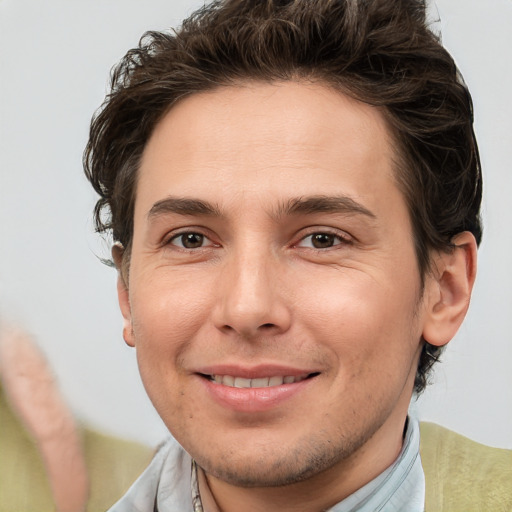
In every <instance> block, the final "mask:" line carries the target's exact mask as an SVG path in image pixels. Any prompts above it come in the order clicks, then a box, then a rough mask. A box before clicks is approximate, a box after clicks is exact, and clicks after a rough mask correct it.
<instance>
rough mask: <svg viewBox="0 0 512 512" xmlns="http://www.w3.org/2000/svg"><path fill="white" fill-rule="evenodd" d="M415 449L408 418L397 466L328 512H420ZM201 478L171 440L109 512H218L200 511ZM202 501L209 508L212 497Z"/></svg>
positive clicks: (414, 426) (415, 433)
mask: <svg viewBox="0 0 512 512" xmlns="http://www.w3.org/2000/svg"><path fill="white" fill-rule="evenodd" d="M419 448H420V430H419V424H418V422H417V420H415V419H411V418H409V420H408V422H407V429H406V433H405V437H404V444H403V447H402V451H401V452H400V455H399V456H398V458H397V459H396V461H395V462H394V463H393V464H392V465H391V466H390V467H389V468H388V469H386V470H385V471H384V472H383V473H381V474H380V475H379V476H377V477H376V478H374V479H373V480H372V481H371V482H369V483H368V484H366V485H365V486H364V487H362V488H361V489H359V490H358V491H356V492H355V493H353V494H351V495H350V496H348V497H347V498H345V499H344V500H343V501H341V502H340V503H338V504H336V505H334V507H332V508H330V509H329V511H327V512H353V511H359V512H423V510H424V504H425V475H424V473H423V468H422V466H421V459H420V454H419ZM201 478H204V477H203V475H202V473H201V470H200V469H198V468H197V466H196V465H195V464H194V463H193V461H192V459H191V457H190V455H188V453H186V452H185V450H183V448H181V446H180V445H179V444H178V443H177V442H176V441H174V440H173V439H169V440H168V441H167V442H166V443H165V444H164V445H163V446H162V447H161V448H160V449H159V450H158V452H157V454H156V455H155V457H154V458H153V460H152V461H151V463H150V464H149V466H148V468H147V469H146V470H145V471H144V473H142V475H141V476H140V477H139V478H138V480H137V481H136V482H135V483H134V484H133V485H132V487H130V489H129V490H128V492H127V493H126V494H125V496H124V497H123V498H121V500H119V501H118V502H117V503H116V504H115V505H114V506H113V507H112V508H111V509H110V511H109V512H217V511H216V510H215V508H212V505H211V504H210V505H209V508H208V509H207V510H205V509H204V508H203V500H202V499H201V496H200V493H199V485H198V480H200V479H201ZM206 501H208V502H209V503H211V501H212V500H211V495H209V496H208V500H206ZM206 501H205V503H206ZM213 507H215V505H213Z"/></svg>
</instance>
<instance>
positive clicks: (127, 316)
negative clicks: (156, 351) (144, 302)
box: [112, 243, 135, 347]
mask: <svg viewBox="0 0 512 512" xmlns="http://www.w3.org/2000/svg"><path fill="white" fill-rule="evenodd" d="M123 253H124V248H123V246H122V245H120V244H117V243H116V244H114V245H113V247H112V258H113V260H114V263H115V265H116V268H117V298H118V301H119V308H120V309H121V314H122V315H123V339H124V341H125V342H126V344H127V345H129V346H130V347H134V346H135V342H134V337H133V328H132V314H131V307H130V296H129V292H128V286H127V284H126V281H125V279H124V277H123V271H122V269H123Z"/></svg>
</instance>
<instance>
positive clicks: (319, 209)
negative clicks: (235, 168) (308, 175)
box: [148, 196, 376, 219]
mask: <svg viewBox="0 0 512 512" xmlns="http://www.w3.org/2000/svg"><path fill="white" fill-rule="evenodd" d="M167 213H175V214H178V215H199V216H212V217H222V216H223V215H222V212H221V211H220V209H219V208H218V207H217V206H215V205H213V204H211V203H209V202H207V201H202V200H200V199H192V198H184V197H174V196H169V197H166V198H165V199H162V200H160V201H157V202H156V203H155V204H154V205H153V206H152V207H151V209H150V210H149V212H148V219H152V218H155V217H159V216H160V215H165V214H167ZM315 213H343V214H348V215H356V214H357V215H364V216H366V217H369V218H371V219H375V218H376V216H375V214H374V213H373V212H371V211H370V210H368V208H366V207H365V206H363V205H362V204H360V203H358V202H357V201H355V200H354V199H352V198H351V197H348V196H310V197H298V198H293V199H290V200H289V201H286V202H284V203H283V204H281V205H279V206H278V208H277V210H276V212H275V213H273V214H272V217H274V218H280V217H283V216H292V215H301V214H302V215H308V214H310V215H311V214H315Z"/></svg>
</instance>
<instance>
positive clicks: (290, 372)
mask: <svg viewBox="0 0 512 512" xmlns="http://www.w3.org/2000/svg"><path fill="white" fill-rule="evenodd" d="M195 373H199V374H202V375H232V376H233V377H243V378H245V379H260V378H263V377H278V376H282V377H287V376H293V377H301V376H304V377H305V376H308V375H310V374H312V373H319V371H318V370H316V369H309V368H308V369H304V368H296V367H291V366H282V365H273V364H265V365H258V366H239V365H227V364H220V365H211V366H203V367H200V368H197V369H196V370H195Z"/></svg>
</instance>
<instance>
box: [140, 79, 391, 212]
mask: <svg viewBox="0 0 512 512" xmlns="http://www.w3.org/2000/svg"><path fill="white" fill-rule="evenodd" d="M392 168H393V143H392V137H391V135H390V131H389V128H388V126H387V123H386V120H385V118H384V116H383V114H382V112H381V111H380V110H379V109H377V108H375V107H371V106H369V105H366V104H363V103H361V102H358V101H356V100H354V99H352V98H349V97H348V96H346V95H343V94H342V93H340V92H337V91H334V90H332V89H330V88H328V87H325V86H323V85H320V84H312V83H296V82H283V83H275V84H263V83H248V84H242V85H240V86H236V87H235V86H229V87H221V88H218V89H216V90H214V91H211V92H205V93H199V94H194V95H192V96H190V97H187V98H185V99H184V100H182V101H181V102H179V103H178V104H176V105H175V106H174V107H173V108H171V110H170V111H169V112H168V113H167V114H166V116H165V117H164V118H163V119H162V120H161V121H160V123H159V124H158V125H157V126H156V128H155V130H154V132H153V134H152V136H151V138H150V140H149V142H148V144H147V146H146V148H145V150H144V153H143V157H142V161H141V166H140V174H139V180H138V189H137V194H136V196H137V201H136V215H137V210H139V212H140V213H142V212H141V211H140V210H141V209H143V210H144V211H145V212H147V211H148V210H149V209H150V208H151V206H152V204H153V203H154V202H155V201H157V200H158V199H159V198H160V199H161V198H163V197H164V196H165V195H166V194H167V195H172V196H176V195H182V196H193V197H196V196H197V195H198V194H199V195H200V196H201V197H202V198H204V199H206V200H211V201H212V202H214V203H217V202H218V201H219V196H220V200H222V201H226V202H229V200H230V198H235V197H240V195H244V196H251V195H258V194H259V196H260V199H262V200H263V199H265V200H266V199H269V198H271V197H275V198H277V199H282V200H286V196H290V197H298V196H304V195H305V194H307V195H322V194H326V193H327V192H329V193H343V194H344V195H349V196H350V197H353V198H355V199H362V200H363V201H364V197H368V196H372V195H374V196H376V195H379V191H381V189H382V186H383V183H386V185H387V186H394V174H393V172H392ZM252 193H254V194H252Z"/></svg>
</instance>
